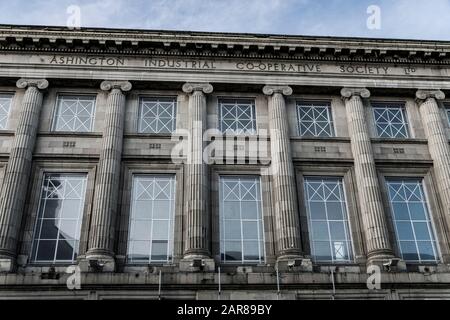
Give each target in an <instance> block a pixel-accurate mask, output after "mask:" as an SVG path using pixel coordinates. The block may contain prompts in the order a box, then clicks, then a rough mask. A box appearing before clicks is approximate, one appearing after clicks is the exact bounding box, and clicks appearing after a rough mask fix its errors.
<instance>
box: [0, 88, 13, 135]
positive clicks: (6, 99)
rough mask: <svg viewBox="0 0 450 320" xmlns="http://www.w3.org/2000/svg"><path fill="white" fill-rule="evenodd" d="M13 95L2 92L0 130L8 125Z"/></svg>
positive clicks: (0, 98)
mask: <svg viewBox="0 0 450 320" xmlns="http://www.w3.org/2000/svg"><path fill="white" fill-rule="evenodd" d="M11 101H12V95H10V94H0V130H5V129H7V127H8V118H9V111H10V109H11Z"/></svg>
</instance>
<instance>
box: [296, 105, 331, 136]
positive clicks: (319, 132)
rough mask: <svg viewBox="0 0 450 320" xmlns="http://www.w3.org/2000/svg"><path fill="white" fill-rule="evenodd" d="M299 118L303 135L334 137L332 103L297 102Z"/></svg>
mask: <svg viewBox="0 0 450 320" xmlns="http://www.w3.org/2000/svg"><path fill="white" fill-rule="evenodd" d="M297 120H298V128H299V135H300V136H301V137H308V136H309V137H334V136H335V134H334V126H333V116H332V114H331V105H330V104H329V103H323V102H299V103H297Z"/></svg>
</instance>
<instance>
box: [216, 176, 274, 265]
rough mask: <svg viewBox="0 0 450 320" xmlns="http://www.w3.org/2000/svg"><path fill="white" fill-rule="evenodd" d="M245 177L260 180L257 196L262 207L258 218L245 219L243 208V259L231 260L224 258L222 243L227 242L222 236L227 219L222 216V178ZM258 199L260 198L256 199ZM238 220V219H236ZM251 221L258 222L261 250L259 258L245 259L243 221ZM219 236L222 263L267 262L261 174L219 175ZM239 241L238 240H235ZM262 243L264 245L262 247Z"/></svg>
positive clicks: (241, 241)
mask: <svg viewBox="0 0 450 320" xmlns="http://www.w3.org/2000/svg"><path fill="white" fill-rule="evenodd" d="M223 178H225V179H241V178H242V179H245V180H255V181H258V185H259V190H258V191H259V192H258V193H259V194H258V195H257V196H259V199H260V200H259V207H260V209H259V210H258V218H257V219H243V218H242V208H241V210H240V218H239V221H240V226H241V238H240V239H239V242H240V244H241V250H242V251H241V254H242V259H241V260H230V261H227V260H226V259H222V248H223V247H222V243H223V242H226V240H225V239H224V238H222V236H223V235H222V229H223V228H224V227H222V223H224V222H225V219H224V217H223V216H221V213H220V211H221V209H220V206H221V205H222V202H223V199H222V197H221V194H220V193H221V190H222V189H221V188H222V181H223V180H222V179H223ZM255 201H258V200H255ZM239 203H240V207H241V206H242V205H241V203H242V200H239ZM235 220H238V219H235ZM247 220H248V221H251V222H256V223H257V225H258V226H257V228H258V229H257V230H258V236H259V238H258V239H257V242H258V252H259V259H258V260H246V259H245V255H244V253H245V251H244V249H243V248H244V243H245V239H244V237H243V223H244V222H245V221H247ZM219 238H220V241H219V242H220V261H221V263H222V264H225V265H258V264H265V263H266V245H265V241H266V238H265V229H264V209H263V195H262V187H261V177H260V176H255V175H242V174H241V175H223V174H222V175H219ZM235 241H237V240H235ZM251 241H255V240H251ZM261 244H262V247H261ZM261 255H262V257H261Z"/></svg>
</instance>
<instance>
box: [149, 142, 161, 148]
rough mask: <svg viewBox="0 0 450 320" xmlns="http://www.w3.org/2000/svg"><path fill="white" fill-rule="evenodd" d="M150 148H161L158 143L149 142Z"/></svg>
mask: <svg viewBox="0 0 450 320" xmlns="http://www.w3.org/2000/svg"><path fill="white" fill-rule="evenodd" d="M149 147H150V149H161V144H160V143H150V146H149Z"/></svg>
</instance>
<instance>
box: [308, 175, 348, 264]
mask: <svg viewBox="0 0 450 320" xmlns="http://www.w3.org/2000/svg"><path fill="white" fill-rule="evenodd" d="M305 189H306V190H305V191H306V192H305V197H306V206H307V213H308V224H309V239H310V243H311V255H312V257H313V259H314V261H316V262H324V263H327V262H328V263H348V262H351V261H352V252H353V250H352V241H351V236H350V229H349V223H348V216H347V205H346V200H345V194H344V188H343V182H342V178H328V177H323V178H322V177H305Z"/></svg>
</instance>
